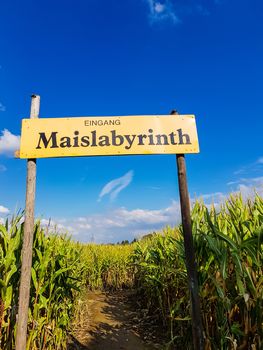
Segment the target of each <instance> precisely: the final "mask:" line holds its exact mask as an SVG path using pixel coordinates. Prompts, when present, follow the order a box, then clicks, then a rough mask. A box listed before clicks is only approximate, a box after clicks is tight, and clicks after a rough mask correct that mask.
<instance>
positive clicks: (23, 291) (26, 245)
mask: <svg viewBox="0 0 263 350" xmlns="http://www.w3.org/2000/svg"><path fill="white" fill-rule="evenodd" d="M39 107H40V96H37V95H32V96H31V111H30V118H38V115H39ZM35 191H36V159H28V160H27V181H26V208H25V223H24V237H23V249H22V254H21V258H22V267H21V279H20V289H19V306H18V321H17V330H16V350H25V349H26V340H27V320H28V307H29V297H30V280H31V267H32V248H33V235H34V209H35Z"/></svg>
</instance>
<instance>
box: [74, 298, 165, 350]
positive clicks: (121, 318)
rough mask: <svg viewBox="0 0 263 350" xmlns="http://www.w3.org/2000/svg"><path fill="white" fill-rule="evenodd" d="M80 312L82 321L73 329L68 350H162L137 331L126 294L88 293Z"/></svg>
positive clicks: (135, 314)
mask: <svg viewBox="0 0 263 350" xmlns="http://www.w3.org/2000/svg"><path fill="white" fill-rule="evenodd" d="M83 312H84V313H86V315H84V317H83V320H84V321H83V322H81V324H79V325H78V326H77V327H76V331H75V332H74V333H75V334H76V336H75V338H74V337H73V339H72V344H71V345H69V350H73V349H74V350H77V349H79V350H150V349H152V350H153V349H158V350H161V349H163V347H162V346H161V345H157V344H153V340H154V339H151V341H149V336H147V335H141V332H140V333H139V332H138V327H137V325H138V324H139V319H138V314H137V312H136V311H135V310H132V309H131V306H130V305H129V303H128V297H127V292H120V293H114V294H110V295H109V294H105V293H102V292H89V293H88V295H87V305H86V306H84V307H83ZM151 338H152V337H151Z"/></svg>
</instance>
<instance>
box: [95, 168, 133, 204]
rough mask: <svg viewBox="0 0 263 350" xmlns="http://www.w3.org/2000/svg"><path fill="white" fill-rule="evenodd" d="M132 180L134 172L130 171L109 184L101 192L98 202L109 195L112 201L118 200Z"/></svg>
mask: <svg viewBox="0 0 263 350" xmlns="http://www.w3.org/2000/svg"><path fill="white" fill-rule="evenodd" d="M132 179H133V171H132V170H130V171H128V172H127V173H126V174H125V175H123V176H122V177H119V178H118V179H114V180H112V181H110V182H108V183H107V184H106V185H105V186H104V187H103V189H102V190H101V192H100V194H99V198H98V201H100V200H101V198H102V197H104V196H105V195H107V194H109V195H110V200H111V201H113V200H114V199H116V198H117V196H118V194H119V193H120V192H121V191H122V190H124V189H125V188H126V187H127V186H128V185H129V184H130V183H131V182H132Z"/></svg>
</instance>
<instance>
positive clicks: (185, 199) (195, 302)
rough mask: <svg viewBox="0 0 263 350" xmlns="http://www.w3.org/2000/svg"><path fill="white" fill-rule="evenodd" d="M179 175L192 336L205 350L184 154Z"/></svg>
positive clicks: (199, 349)
mask: <svg viewBox="0 0 263 350" xmlns="http://www.w3.org/2000/svg"><path fill="white" fill-rule="evenodd" d="M171 114H172V115H175V114H178V112H177V111H172V112H171ZM176 163H177V174H178V183H179V193H180V205H181V216H182V226H183V235H184V248H185V260H186V268H187V276H188V284H189V291H190V298H191V318H192V335H193V349H194V350H203V349H204V335H203V327H202V317H201V308H200V299H199V288H198V279H197V266H196V262H195V253H194V244H193V234H192V223H191V211H190V201H189V194H188V187H187V178H186V166H185V157H184V154H177V155H176Z"/></svg>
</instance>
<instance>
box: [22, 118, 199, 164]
mask: <svg viewBox="0 0 263 350" xmlns="http://www.w3.org/2000/svg"><path fill="white" fill-rule="evenodd" d="M198 152H199V145H198V137H197V130H196V123H195V117H194V116H193V115H174V116H173V115H162V116H161V115H160V116H159V115H158V116H157V115H156V116H123V117H122V116H118V117H115V116H112V117H81V118H79V117H77V118H39V119H38V118H36V119H23V122H22V135H21V146H20V155H19V157H20V158H50V157H74V156H98V155H129V154H165V153H166V154H183V153H198Z"/></svg>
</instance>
